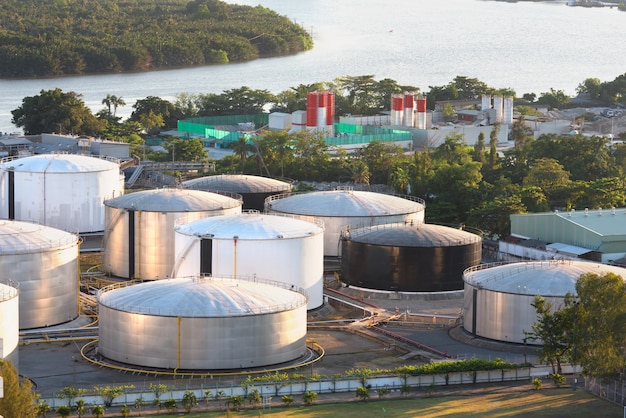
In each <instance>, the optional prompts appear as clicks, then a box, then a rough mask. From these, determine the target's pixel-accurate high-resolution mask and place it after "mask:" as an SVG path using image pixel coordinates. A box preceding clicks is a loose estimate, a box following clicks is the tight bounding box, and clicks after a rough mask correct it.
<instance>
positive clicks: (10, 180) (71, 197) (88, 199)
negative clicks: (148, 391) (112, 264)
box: [0, 154, 124, 233]
mask: <svg viewBox="0 0 626 418" xmlns="http://www.w3.org/2000/svg"><path fill="white" fill-rule="evenodd" d="M122 194H124V176H123V175H122V174H120V168H119V164H118V163H116V162H112V161H107V160H104V159H100V158H93V157H87V156H84V155H74V154H41V155H33V156H30V157H24V158H19V159H16V160H12V161H9V162H6V163H3V164H0V218H4V219H14V220H18V221H28V222H36V223H39V224H42V225H47V226H50V227H53V228H58V229H62V230H64V231H68V232H72V233H83V232H85V233H86V232H99V231H103V230H104V205H103V204H102V202H104V201H105V200H106V199H111V198H113V197H116V196H120V195H122Z"/></svg>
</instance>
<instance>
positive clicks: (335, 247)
mask: <svg viewBox="0 0 626 418" xmlns="http://www.w3.org/2000/svg"><path fill="white" fill-rule="evenodd" d="M424 209H425V204H424V201H423V200H422V199H419V198H415V197H412V196H399V195H391V194H383V193H374V192H366V191H355V190H352V189H350V188H344V189H337V190H329V191H319V192H309V193H299V194H298V193H292V194H288V193H285V194H281V195H275V196H270V197H269V198H267V199H266V201H265V211H266V212H267V213H282V214H289V215H296V216H314V217H316V218H318V219H320V220H321V221H323V223H324V255H325V256H328V257H337V256H339V255H340V253H341V243H340V237H341V231H342V229H343V228H344V227H346V226H350V227H353V228H363V227H366V226H373V225H379V224H386V223H395V222H411V221H412V222H413V223H415V224H417V223H423V222H424Z"/></svg>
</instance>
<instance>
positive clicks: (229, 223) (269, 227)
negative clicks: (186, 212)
mask: <svg viewBox="0 0 626 418" xmlns="http://www.w3.org/2000/svg"><path fill="white" fill-rule="evenodd" d="M309 220H310V221H305V220H301V219H294V218H292V217H288V216H279V215H267V214H261V213H258V212H246V213H242V214H239V215H229V216H217V217H213V218H207V219H200V220H197V221H194V222H190V223H187V224H184V225H181V226H179V227H177V228H176V238H175V245H176V266H175V269H174V275H175V276H176V277H182V276H194V275H199V274H200V275H213V276H221V275H227V276H235V277H237V276H239V275H245V276H253V275H256V276H257V277H263V278H265V279H269V280H274V281H277V282H281V283H285V284H288V285H291V286H294V287H297V288H303V289H304V290H305V292H306V294H307V296H308V298H309V301H308V306H307V308H308V309H315V308H317V307H319V306H321V305H322V304H323V302H324V300H323V299H324V296H323V290H324V253H323V251H324V230H323V227H322V224H321V223H320V222H319V221H316V220H315V219H314V218H309Z"/></svg>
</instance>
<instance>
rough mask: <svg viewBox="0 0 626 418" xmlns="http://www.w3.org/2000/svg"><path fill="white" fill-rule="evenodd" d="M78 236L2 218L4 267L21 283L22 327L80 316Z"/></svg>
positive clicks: (7, 275)
mask: <svg viewBox="0 0 626 418" xmlns="http://www.w3.org/2000/svg"><path fill="white" fill-rule="evenodd" d="M78 245H79V241H78V236H76V235H74V234H70V233H69V232H65V231H62V230H60V229H56V228H51V227H48V226H45V225H38V224H34V223H29V222H19V221H9V220H2V221H0V271H1V272H2V275H3V277H5V278H7V279H11V280H14V281H16V282H17V283H19V289H20V329H28V328H41V327H47V326H50V325H56V324H60V323H63V322H67V321H71V320H72V319H74V318H76V317H77V316H78V274H79V273H78V270H79V267H78V253H79V249H78Z"/></svg>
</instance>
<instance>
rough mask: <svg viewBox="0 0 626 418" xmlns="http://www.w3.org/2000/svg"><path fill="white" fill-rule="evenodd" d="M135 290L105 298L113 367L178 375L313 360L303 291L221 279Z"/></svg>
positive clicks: (103, 344)
mask: <svg viewBox="0 0 626 418" xmlns="http://www.w3.org/2000/svg"><path fill="white" fill-rule="evenodd" d="M129 283H130V282H125V284H121V285H113V286H110V287H107V288H104V289H102V290H100V291H99V292H98V309H99V317H100V326H99V336H100V341H99V345H98V347H99V348H98V350H99V353H100V354H102V355H103V356H105V357H106V358H109V359H111V360H115V361H119V362H123V363H129V364H133V365H138V366H142V367H148V368H159V369H174V370H176V369H178V370H183V369H184V370H220V369H247V368H251V367H262V366H268V365H273V364H279V363H284V362H288V361H292V360H295V359H298V358H300V357H301V356H303V355H304V353H305V352H306V326H307V324H306V296H305V295H304V293H303V292H302V290H301V289H290V288H288V287H287V286H286V285H284V284H280V283H275V282H269V281H262V280H259V279H256V280H244V279H243V278H240V279H229V278H218V277H205V278H176V279H165V280H156V281H152V282H144V283H141V284H136V285H130V284H129ZM117 286H126V287H117Z"/></svg>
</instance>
